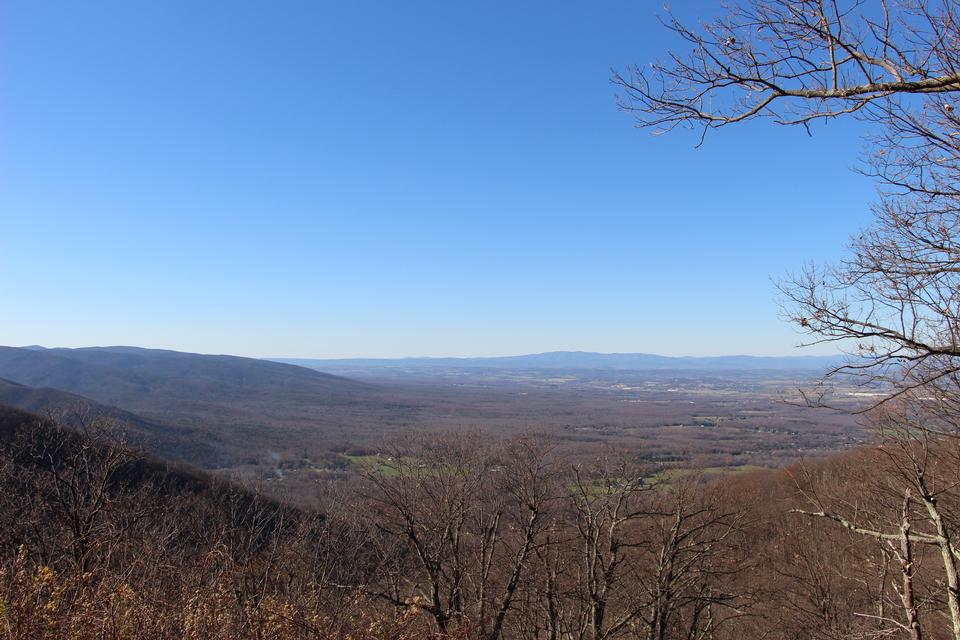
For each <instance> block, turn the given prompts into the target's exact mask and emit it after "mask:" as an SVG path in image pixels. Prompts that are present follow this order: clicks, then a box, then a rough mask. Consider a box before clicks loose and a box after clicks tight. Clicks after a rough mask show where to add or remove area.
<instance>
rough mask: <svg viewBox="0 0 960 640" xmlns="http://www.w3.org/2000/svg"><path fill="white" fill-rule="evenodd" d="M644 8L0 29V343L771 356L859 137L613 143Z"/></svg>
mask: <svg viewBox="0 0 960 640" xmlns="http://www.w3.org/2000/svg"><path fill="white" fill-rule="evenodd" d="M679 4H680V5H682V6H679V7H675V9H678V10H679V13H680V14H681V15H689V16H693V15H695V14H697V13H698V12H699V13H702V14H709V13H710V12H712V11H715V10H716V9H717V3H715V2H684V3H679ZM657 6H658V5H656V4H655V3H650V2H645V1H643V0H633V1H631V2H622V1H616V0H611V1H609V2H602V3H588V2H505V1H503V2H501V1H499V0H498V1H493V2H482V3H481V2H472V3H464V2H449V1H436V2H393V1H389V2H388V1H382V2H366V1H359V0H357V1H350V2H342V1H341V2H321V1H309V2H306V1H305V2H285V1H277V2H253V1H251V2H186V1H174V0H165V1H164V2H146V1H142V2H140V1H131V0H122V1H114V2H90V3H66V2H44V1H41V0H29V1H27V0H22V1H11V2H4V3H3V4H2V5H0V305H2V313H0V344H13V345H20V344H30V343H40V344H44V345H48V346H81V345H93V344H100V345H103V344H135V345H141V346H148V347H165V348H173V349H181V350H191V351H199V352H208V353H211V352H215V353H235V354H241V355H252V356H303V357H348V356H403V355H493V354H514V353H526V352H537V351H546V350H555V349H583V350H596V351H644V352H655V353H663V354H668V355H684V354H703V355H712V354H722V353H751V354H785V353H793V352H794V351H795V350H794V349H793V345H794V344H796V343H797V341H798V339H799V337H798V336H797V335H796V334H795V333H794V331H793V330H792V329H791V328H790V327H788V326H786V325H784V324H783V323H782V322H781V321H780V320H779V319H778V317H777V304H776V297H775V292H774V289H773V286H772V284H771V277H774V278H775V277H779V276H780V275H782V274H783V273H784V272H786V271H787V270H790V269H796V268H798V267H800V266H802V265H803V263H804V262H805V261H807V260H817V261H820V260H830V259H835V258H836V257H838V256H839V255H841V252H842V249H843V246H844V244H845V242H846V240H847V237H848V235H849V234H851V233H854V232H855V231H856V230H857V229H858V228H860V227H861V226H862V225H863V224H864V223H865V222H866V221H867V220H868V215H867V205H868V204H869V202H870V201H871V200H872V199H873V187H872V185H871V184H870V183H869V181H868V180H866V179H865V178H861V177H858V176H856V175H854V174H852V173H851V172H850V171H849V168H850V167H852V166H854V165H855V163H856V161H857V155H858V151H859V149H860V147H861V143H860V139H859V131H858V130H857V127H856V125H854V124H851V123H833V124H830V125H829V126H828V127H820V128H818V129H816V130H815V131H814V136H813V137H812V138H810V137H807V135H806V134H805V133H804V132H803V131H802V130H798V129H783V128H776V127H774V126H773V125H766V124H757V125H750V126H744V127H739V128H734V129H730V130H728V131H724V132H722V133H720V134H719V135H713V136H711V137H710V138H709V140H708V142H707V144H706V145H705V146H704V147H703V148H701V149H694V145H695V143H696V137H695V136H694V135H693V134H690V133H685V132H676V133H674V134H672V135H669V136H660V137H656V136H652V135H650V133H649V132H647V131H641V130H637V129H635V128H633V126H632V122H631V120H630V119H629V118H628V117H627V116H625V115H623V114H622V113H620V112H618V111H617V109H616V106H615V101H614V87H613V86H612V85H611V84H610V68H611V67H615V68H623V67H624V66H626V65H627V64H629V63H640V64H645V63H647V62H649V61H651V60H653V59H656V58H660V57H662V55H663V54H664V52H665V51H666V50H667V49H668V48H670V47H673V46H679V47H681V48H682V43H678V42H676V41H675V40H674V39H672V38H671V37H670V36H669V34H667V33H666V32H665V31H664V30H663V29H662V28H661V27H660V26H659V24H658V23H657V21H656V11H657Z"/></svg>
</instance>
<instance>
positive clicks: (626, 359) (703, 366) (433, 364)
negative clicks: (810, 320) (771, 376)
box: [272, 351, 844, 371]
mask: <svg viewBox="0 0 960 640" xmlns="http://www.w3.org/2000/svg"><path fill="white" fill-rule="evenodd" d="M272 360H273V361H274V362H284V363H288V364H296V365H300V366H303V367H311V368H313V369H317V370H329V371H337V370H343V369H355V368H358V367H362V368H376V367H384V368H421V369H424V368H440V367H443V368H470V369H483V368H487V369H521V370H522V369H528V370H553V369H556V370H563V369H568V370H572V369H607V370H650V369H657V370H670V369H680V370H710V371H716V370H741V371H742V370H780V371H783V370H791V371H792V370H805V371H813V370H820V369H825V368H828V367H831V366H836V365H838V364H841V363H842V362H843V361H844V358H843V357H842V356H743V355H734V356H680V357H674V356H660V355H655V354H649V353H597V352H590V351H550V352H546V353H535V354H528V355H519V356H493V357H477V358H345V359H327V360H325V359H310V358H274V359H272Z"/></svg>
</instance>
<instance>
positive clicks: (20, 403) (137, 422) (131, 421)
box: [0, 378, 225, 467]
mask: <svg viewBox="0 0 960 640" xmlns="http://www.w3.org/2000/svg"><path fill="white" fill-rule="evenodd" d="M0 404H5V405H8V406H11V407H14V408H17V409H20V410H23V411H29V412H32V413H38V414H44V415H47V414H52V415H56V416H63V418H64V419H65V420H67V421H68V422H78V421H79V420H93V419H98V418H102V419H106V420H107V421H109V423H110V424H112V425H115V426H116V427H118V428H119V429H120V430H122V431H123V432H124V433H125V435H126V436H127V438H128V439H129V441H130V443H131V444H132V445H135V446H137V447H140V448H143V449H145V450H147V451H150V452H151V453H153V454H155V455H158V456H160V457H163V458H169V459H172V460H183V461H186V462H190V463H192V464H197V465H200V466H204V467H215V466H219V465H220V464H222V463H224V462H225V459H224V456H223V455H222V453H221V448H222V447H221V446H220V445H219V444H218V443H216V442H215V441H213V438H212V437H211V434H209V433H205V432H202V431H200V430H199V429H191V428H187V427H177V426H172V425H167V424H162V423H159V422H153V421H150V420H146V419H144V418H142V417H140V416H138V415H136V414H134V413H131V412H129V411H124V410H123V409H118V408H117V407H111V406H108V405H104V404H100V403H98V402H94V401H93V400H91V399H89V398H85V397H83V396H79V395H76V394H73V393H68V392H66V391H59V390H57V389H41V388H35V387H28V386H26V385H22V384H19V383H17V382H12V381H10V380H5V379H3V378H0Z"/></svg>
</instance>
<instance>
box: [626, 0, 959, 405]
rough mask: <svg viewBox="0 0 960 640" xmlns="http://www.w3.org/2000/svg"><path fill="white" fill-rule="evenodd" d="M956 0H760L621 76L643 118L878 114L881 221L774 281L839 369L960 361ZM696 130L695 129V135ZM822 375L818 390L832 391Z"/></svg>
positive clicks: (863, 376) (906, 373)
mask: <svg viewBox="0 0 960 640" xmlns="http://www.w3.org/2000/svg"><path fill="white" fill-rule="evenodd" d="M957 11H958V6H957V3H956V2H955V1H953V0H903V1H900V2H887V1H886V0H875V1H873V2H868V1H861V0H850V1H846V2H843V1H840V0H800V1H789V0H752V1H750V2H747V3H746V4H744V5H730V6H728V7H726V8H725V9H724V15H723V16H722V17H720V18H718V19H716V20H714V21H713V22H709V23H705V24H702V25H700V27H699V28H696V29H694V28H691V27H688V26H686V25H684V24H682V23H681V22H680V21H678V20H676V19H675V18H673V17H672V16H669V17H668V19H667V20H666V21H665V25H666V27H667V28H668V29H670V30H672V31H673V32H674V33H676V34H677V35H678V36H679V37H680V38H681V39H682V40H683V41H684V42H685V43H686V44H687V45H688V46H689V49H690V50H689V52H688V53H686V54H683V53H675V54H671V55H670V56H669V58H668V60H667V61H666V62H662V63H655V64H652V65H651V66H650V68H649V69H641V68H640V67H633V68H631V69H629V71H628V73H625V74H615V75H614V82H615V83H616V84H617V85H618V86H619V87H620V88H621V90H622V95H621V105H622V108H623V109H624V110H626V111H628V112H629V113H631V114H632V115H633V116H635V118H636V121H637V122H638V124H639V125H640V126H644V127H653V128H656V129H658V130H670V129H673V128H675V127H677V126H689V127H695V128H699V129H700V130H701V136H704V135H706V133H707V131H709V130H710V129H713V128H718V127H723V126H727V125H731V124H736V123H739V122H743V121H746V120H750V119H761V118H767V119H771V120H773V121H774V122H776V123H779V124H785V125H802V126H805V127H807V128H808V130H809V127H810V125H811V123H815V122H817V121H821V120H826V119H831V118H837V117H845V116H849V117H856V118H859V119H861V120H864V121H866V122H868V123H870V124H871V125H873V126H872V127H871V134H870V136H869V142H870V150H869V151H868V152H867V155H866V157H865V161H864V165H863V168H862V171H863V172H864V173H866V174H867V175H869V176H872V177H873V178H875V179H876V180H877V181H878V183H879V185H880V186H881V194H880V200H879V202H878V203H877V204H876V206H875V207H874V212H875V215H876V221H875V223H874V224H873V225H872V226H871V227H870V228H869V229H867V230H865V231H864V232H863V233H862V234H860V235H859V236H858V237H857V238H856V239H855V240H853V241H852V243H851V247H850V248H851V255H850V257H849V258H848V259H846V260H844V261H842V262H841V263H840V264H837V265H834V266H830V267H825V268H817V267H809V268H807V269H805V270H804V271H802V272H801V273H800V274H798V275H796V276H792V277H790V278H788V279H787V280H786V281H785V282H783V283H782V285H781V287H780V288H781V291H782V293H783V296H784V301H785V305H784V313H785V316H786V317H787V318H788V319H789V320H791V321H792V322H794V323H795V324H796V325H797V326H798V327H799V328H800V329H801V330H802V331H803V332H805V333H806V334H807V335H808V336H810V340H809V343H821V342H831V343H832V342H836V343H840V344H841V345H843V346H844V348H845V349H846V350H847V352H848V353H849V354H850V355H851V356H852V358H851V359H849V360H848V362H847V363H846V364H845V365H844V366H841V367H838V368H837V369H835V370H834V371H833V372H831V375H830V376H828V377H827V379H829V378H830V377H832V376H835V375H837V374H854V375H855V376H857V379H858V380H859V381H860V382H862V383H864V384H871V383H874V382H877V381H881V382H883V383H885V384H891V383H892V384H893V387H892V391H891V392H890V394H889V395H890V396H894V395H896V394H897V393H898V392H899V391H902V390H904V389H910V388H916V387H918V386H924V385H927V384H929V383H931V382H937V381H946V380H947V379H954V378H955V377H956V375H955V374H956V373H957V371H958V367H960V311H958V309H960V298H958V291H960V280H958V277H960V247H958V246H957V241H956V238H957V234H958V231H960V215H958V212H960V186H958V184H960V182H958V178H960V135H958V134H960V126H958V125H960V119H958V118H960V104H958V100H957V98H958V95H960V93H958V92H960V22H958V17H960V16H958V14H957ZM701 141H702V137H701ZM825 392H826V389H825V388H821V389H819V390H818V391H817V393H816V394H815V395H811V396H810V398H811V399H812V400H814V401H816V402H827V400H826V399H825Z"/></svg>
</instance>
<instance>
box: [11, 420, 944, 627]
mask: <svg viewBox="0 0 960 640" xmlns="http://www.w3.org/2000/svg"><path fill="white" fill-rule="evenodd" d="M0 444H2V447H0V452H2V458H0V503H2V509H0V513H2V514H3V517H2V519H0V542H2V568H0V606H2V609H0V611H2V613H3V620H4V623H5V624H6V625H7V626H6V631H5V633H6V637H10V638H35V637H75V638H104V637H106V638H265V637H272V638H280V637H282V638H334V637H337V638H340V637H346V636H347V635H350V636H352V637H368V638H418V637H435V636H437V634H439V635H440V636H443V637H483V638H500V637H503V638H534V637H556V638H561V637H564V638H565V637H574V638H591V639H595V638H621V637H642V638H688V637H694V638H701V637H703V638H706V637H710V638H718V639H722V638H731V639H733V638H743V637H766V638H776V639H788V638H836V639H839V638H851V637H860V636H865V635H869V634H871V633H874V632H875V631H876V630H878V629H882V628H884V626H888V625H889V624H910V621H909V619H908V618H907V617H906V616H907V615H908V614H909V615H913V616H914V619H915V621H916V624H917V625H918V627H917V628H918V630H922V632H923V633H924V635H925V636H926V637H928V638H948V637H951V636H950V632H949V628H950V624H949V618H948V615H949V606H950V604H949V600H950V597H951V592H950V586H949V580H950V574H949V572H948V571H947V569H949V567H951V566H953V564H952V563H953V562H954V561H955V560H954V558H953V555H952V554H953V551H952V547H947V548H948V549H950V550H949V551H948V552H947V555H943V554H942V548H941V547H942V544H941V543H940V540H941V539H942V538H949V537H950V536H952V535H954V532H955V531H956V528H957V527H958V526H960V519H958V514H960V495H958V490H957V487H956V485H955V483H952V482H950V480H949V478H952V477H953V475H954V474H955V469H956V464H957V463H958V460H960V458H958V457H957V456H958V450H957V448H956V447H947V446H940V445H937V446H931V447H927V448H923V449H921V448H918V447H919V444H918V443H913V444H912V445H910V446H903V444H904V443H903V442H902V441H895V440H891V441H890V442H887V443H885V444H883V445H881V446H878V447H876V448H871V449H865V450H862V451H858V452H855V453H850V454H846V455H843V456H839V457H836V458H833V459H830V460H825V461H820V462H813V463H810V464H804V465H799V466H793V467H790V468H787V469H785V470H780V471H763V472H754V473H749V474H744V475H740V476H738V477H727V478H720V479H717V478H707V477H704V476H701V475H698V474H683V475H670V474H652V473H650V470H649V469H645V468H644V466H643V465H642V464H639V463H638V462H637V461H636V459H635V456H631V455H629V454H622V453H616V452H613V451H611V452H608V454H607V455H603V456H600V457H598V458H596V459H595V460H594V461H592V462H589V463H572V462H571V461H570V460H568V459H566V458H565V457H564V456H563V455H561V454H559V453H557V452H556V451H555V450H553V449H551V448H550V447H549V446H545V445H544V444H543V443H541V442H537V441H535V440H531V439H516V440H511V441H496V440H492V439H487V438H483V437H482V435H481V434H477V437H475V438H472V439H469V440H464V439H462V438H458V437H455V436H453V435H451V436H445V437H439V438H438V437H436V436H431V437H429V438H409V439H407V440H406V442H405V443H404V444H403V445H401V446H397V447H395V448H393V449H392V450H391V451H390V452H389V454H384V455H383V456H380V457H372V458H371V459H370V460H368V461H367V463H366V464H365V466H364V470H363V472H362V474H361V476H360V477H358V478H357V479H356V480H355V481H353V482H350V483H347V484H343V485H338V486H335V487H334V486H331V487H330V489H329V492H328V494H327V495H326V496H325V500H324V501H323V504H322V505H319V506H316V507H315V508H311V509H305V508H294V507H290V506H284V505H282V504H281V503H278V502H276V501H274V500H271V499H267V498H264V497H263V496H261V495H259V494H258V493H257V492H256V491H255V490H253V489H241V488H238V487H234V486H231V485H230V484H227V483H224V482H223V481H220V480H215V479H213V478H211V477H209V476H207V475H205V474H203V473H201V472H198V471H195V470H191V469H189V468H187V467H184V466H179V465H171V464H169V463H164V462H163V461H160V460H156V459H148V458H144V457H143V456H142V455H140V454H138V453H136V452H135V451H133V450H130V449H128V448H125V447H124V446H122V444H119V443H118V442H117V441H116V439H115V436H114V435H113V434H112V433H111V432H110V431H109V430H108V429H106V428H105V426H104V425H102V424H99V423H98V424H88V425H84V426H83V427H82V428H80V429H79V430H78V429H76V428H70V427H64V426H62V425H58V424H54V423H50V422H48V421H45V420H43V419H41V418H38V417H37V416H34V415H31V414H27V413H23V412H19V411H16V410H12V409H4V410H3V411H2V412H0ZM913 465H920V466H917V467H915V466H913ZM947 544H952V543H947ZM908 602H909V603H911V606H910V607H906V606H905V604H904V603H908Z"/></svg>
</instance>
